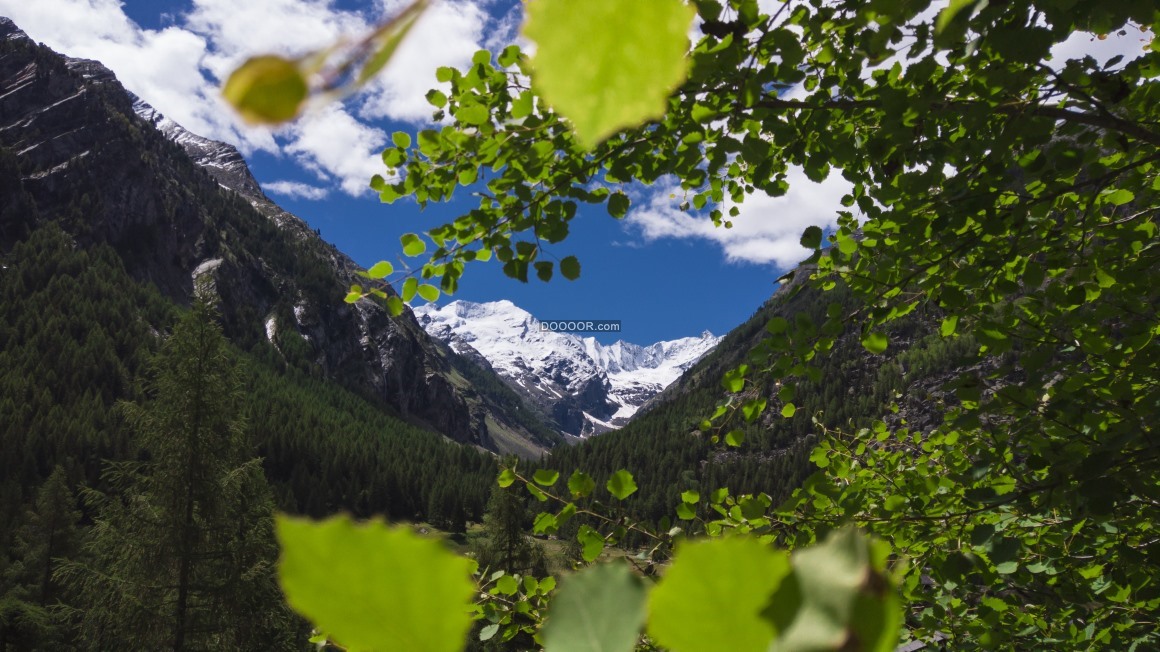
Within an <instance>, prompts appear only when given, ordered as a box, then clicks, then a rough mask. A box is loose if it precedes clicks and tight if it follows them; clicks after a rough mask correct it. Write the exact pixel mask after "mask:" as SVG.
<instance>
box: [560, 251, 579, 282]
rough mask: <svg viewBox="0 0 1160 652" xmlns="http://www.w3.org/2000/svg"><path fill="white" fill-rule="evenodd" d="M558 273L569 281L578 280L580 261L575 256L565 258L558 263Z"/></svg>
mask: <svg viewBox="0 0 1160 652" xmlns="http://www.w3.org/2000/svg"><path fill="white" fill-rule="evenodd" d="M560 273H561V274H563V275H564V278H566V279H568V280H569V281H575V280H576V279H578V278H580V261H579V260H576V257H575V256H567V257H566V258H564V259H563V260H561V261H560Z"/></svg>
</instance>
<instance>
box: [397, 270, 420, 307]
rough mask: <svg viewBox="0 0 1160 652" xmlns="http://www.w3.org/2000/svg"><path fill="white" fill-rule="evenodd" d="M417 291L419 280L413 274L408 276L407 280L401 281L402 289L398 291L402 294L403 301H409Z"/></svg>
mask: <svg viewBox="0 0 1160 652" xmlns="http://www.w3.org/2000/svg"><path fill="white" fill-rule="evenodd" d="M418 291H419V281H418V279H416V278H415V277H414V276H412V277H410V278H408V279H407V280H405V281H403V291H402V292H400V293H399V294H400V295H402V297H403V301H406V302H408V303H409V302H410V301H411V299H414V298H415V293H416V292H418Z"/></svg>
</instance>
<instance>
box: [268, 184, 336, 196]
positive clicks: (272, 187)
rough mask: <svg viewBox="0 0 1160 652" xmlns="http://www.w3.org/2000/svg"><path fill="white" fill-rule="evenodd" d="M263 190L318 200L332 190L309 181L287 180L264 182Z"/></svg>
mask: <svg viewBox="0 0 1160 652" xmlns="http://www.w3.org/2000/svg"><path fill="white" fill-rule="evenodd" d="M262 190H265V191H266V192H268V193H273V194H275V195H281V196H283V197H289V198H291V199H311V200H318V199H326V198H327V196H329V195H330V190H329V189H327V188H319V187H318V186H312V185H310V184H308V183H301V182H298V181H286V180H281V181H271V182H269V183H263V184H262Z"/></svg>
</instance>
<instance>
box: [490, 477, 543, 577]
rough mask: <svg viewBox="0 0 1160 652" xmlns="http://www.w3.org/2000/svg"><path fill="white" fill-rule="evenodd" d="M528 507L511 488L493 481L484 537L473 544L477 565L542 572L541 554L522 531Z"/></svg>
mask: <svg viewBox="0 0 1160 652" xmlns="http://www.w3.org/2000/svg"><path fill="white" fill-rule="evenodd" d="M526 519H527V510H526V509H525V507H524V502H523V501H522V500H520V497H519V496H518V495H516V493H515V492H514V491H511V490H507V489H502V488H500V487H499V486H498V485H494V484H493V485H492V490H491V498H490V499H489V500H488V501H487V512H486V513H485V514H484V515H483V531H484V539H483V540H482V541H480V542H479V543H477V544H476V545H475V546H473V548H474V550H473V552H474V553H475V558H476V561H478V562H479V566H480V568H490V569H491V570H504V571H507V572H509V573H524V572H531V573H533V574H540V575H543V574H544V573H545V570H546V569H545V568H544V565H545V563H544V556H543V553H542V551H541V550H540V548H539V546H537V545H536V544H535V543H533V542H532V541H531V540H529V539H528V537H527V535H526V534H524V530H525V525H526V523H525V520H526Z"/></svg>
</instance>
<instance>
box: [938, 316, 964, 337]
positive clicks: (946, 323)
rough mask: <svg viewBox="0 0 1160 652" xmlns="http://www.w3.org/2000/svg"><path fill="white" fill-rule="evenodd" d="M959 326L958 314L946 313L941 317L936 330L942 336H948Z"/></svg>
mask: <svg viewBox="0 0 1160 652" xmlns="http://www.w3.org/2000/svg"><path fill="white" fill-rule="evenodd" d="M958 326H959V316H958V315H947V316H946V317H944V318H943V320H942V324H941V325H940V326H939V329H938V332H939V334H940V335H942V336H943V337H950V336H951V335H954V334H955V329H957V328H958Z"/></svg>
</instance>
